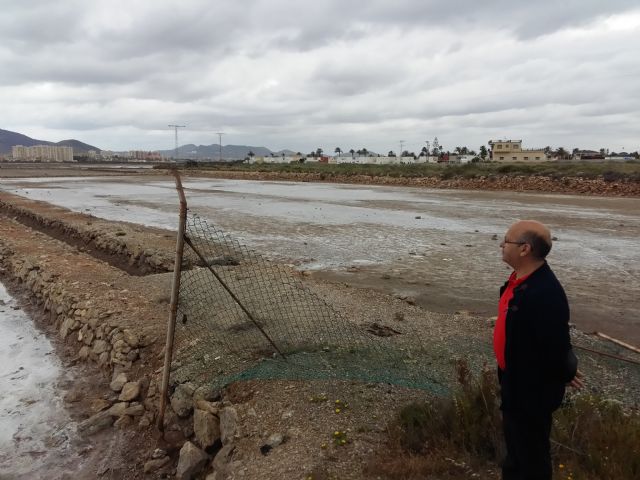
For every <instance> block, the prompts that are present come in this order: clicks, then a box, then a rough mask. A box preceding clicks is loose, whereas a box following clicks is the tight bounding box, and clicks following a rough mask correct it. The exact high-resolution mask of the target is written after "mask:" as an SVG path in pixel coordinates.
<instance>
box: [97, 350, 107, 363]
mask: <svg viewBox="0 0 640 480" xmlns="http://www.w3.org/2000/svg"><path fill="white" fill-rule="evenodd" d="M107 363H109V352H102V353H101V354H100V356H99V357H98V365H100V366H103V365H106V364H107Z"/></svg>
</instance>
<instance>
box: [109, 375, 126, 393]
mask: <svg viewBox="0 0 640 480" xmlns="http://www.w3.org/2000/svg"><path fill="white" fill-rule="evenodd" d="M128 381H129V380H128V379H127V374H126V373H124V372H120V373H118V374H116V375H115V376H114V377H113V380H111V383H110V384H109V388H111V390H113V391H114V392H119V391H121V390H122V387H124V385H125V383H127V382H128Z"/></svg>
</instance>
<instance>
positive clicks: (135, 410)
mask: <svg viewBox="0 0 640 480" xmlns="http://www.w3.org/2000/svg"><path fill="white" fill-rule="evenodd" d="M143 413H144V407H143V406H142V405H140V404H137V405H131V406H130V407H128V408H127V409H126V410H125V411H124V414H125V415H130V416H132V417H139V416H140V415H142V414H143Z"/></svg>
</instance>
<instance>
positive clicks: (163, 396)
mask: <svg viewBox="0 0 640 480" xmlns="http://www.w3.org/2000/svg"><path fill="white" fill-rule="evenodd" d="M172 173H173V176H174V177H175V180H176V190H177V191H178V196H179V197H180V222H179V225H178V234H177V236H176V258H175V260H174V263H173V282H172V285H171V308H170V310H169V321H168V323H167V340H166V343H165V347H164V369H163V372H162V387H161V392H160V410H159V411H158V421H157V423H156V425H157V427H158V430H160V431H163V429H164V425H163V422H164V411H165V409H166V407H167V399H168V390H169V372H170V371H171V357H172V356H173V340H174V335H175V330H176V317H177V315H178V295H179V293H180V273H181V271H182V254H183V252H184V237H185V234H184V233H185V228H186V223H187V199H186V198H185V196H184V189H183V188H182V181H181V180H180V174H179V173H178V171H177V170H173V172H172Z"/></svg>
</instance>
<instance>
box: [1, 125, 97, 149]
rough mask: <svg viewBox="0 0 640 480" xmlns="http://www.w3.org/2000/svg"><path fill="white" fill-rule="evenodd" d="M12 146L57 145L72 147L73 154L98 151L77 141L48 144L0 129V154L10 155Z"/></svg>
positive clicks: (45, 141)
mask: <svg viewBox="0 0 640 480" xmlns="http://www.w3.org/2000/svg"><path fill="white" fill-rule="evenodd" d="M14 145H24V146H25V147H33V146H34V145H57V146H60V147H72V148H73V153H74V154H78V153H86V152H88V151H89V150H96V151H100V149H99V148H98V147H94V146H93V145H89V144H86V143H82V142H80V141H78V140H62V141H61V142H49V141H47V140H37V139H35V138H31V137H27V136H26V135H22V134H21V133H17V132H11V131H9V130H2V129H0V154H3V153H11V147H13V146H14Z"/></svg>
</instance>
